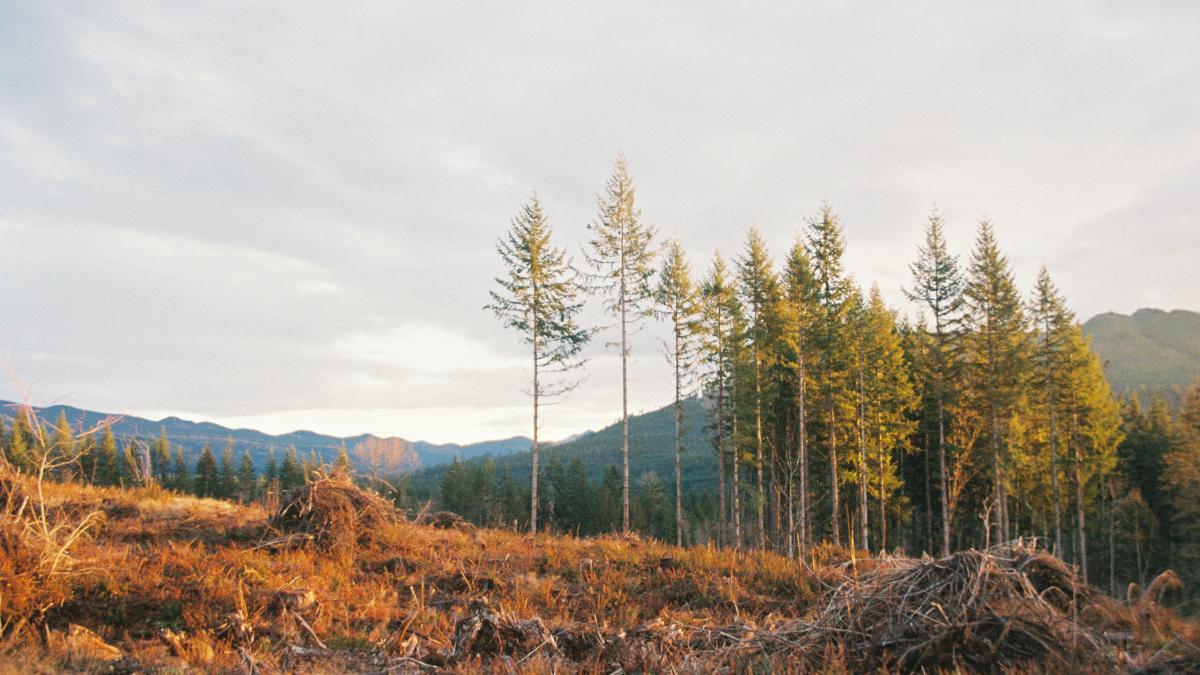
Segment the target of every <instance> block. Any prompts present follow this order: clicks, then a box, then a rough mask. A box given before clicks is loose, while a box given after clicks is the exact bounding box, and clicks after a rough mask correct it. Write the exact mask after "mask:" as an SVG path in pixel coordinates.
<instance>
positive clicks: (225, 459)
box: [217, 438, 239, 499]
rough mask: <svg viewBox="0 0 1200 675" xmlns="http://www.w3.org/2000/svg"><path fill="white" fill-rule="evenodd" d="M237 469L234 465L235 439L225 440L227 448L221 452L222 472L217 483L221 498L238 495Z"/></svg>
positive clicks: (218, 494)
mask: <svg viewBox="0 0 1200 675" xmlns="http://www.w3.org/2000/svg"><path fill="white" fill-rule="evenodd" d="M238 490H239V486H238V475H237V469H236V468H235V467H234V465H233V439H232V438H230V439H228V440H227V441H225V450H223V451H222V452H221V474H220V479H219V481H218V484H217V496H218V497H220V498H221V499H233V498H235V497H237V495H238Z"/></svg>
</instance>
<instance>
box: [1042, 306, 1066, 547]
mask: <svg viewBox="0 0 1200 675" xmlns="http://www.w3.org/2000/svg"><path fill="white" fill-rule="evenodd" d="M1045 330H1046V338H1045V339H1046V340H1049V339H1050V322H1049V319H1047V320H1046V328H1045ZM1046 386H1047V389H1048V391H1047V392H1046V407H1047V408H1048V409H1049V421H1050V488H1051V489H1050V491H1051V498H1052V499H1053V500H1054V555H1059V556H1061V555H1062V497H1061V496H1060V495H1059V490H1058V430H1057V429H1056V428H1055V419H1054V371H1053V367H1052V366H1051V365H1050V364H1049V363H1047V367H1046Z"/></svg>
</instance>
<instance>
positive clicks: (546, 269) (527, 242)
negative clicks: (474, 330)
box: [487, 195, 591, 533]
mask: <svg viewBox="0 0 1200 675" xmlns="http://www.w3.org/2000/svg"><path fill="white" fill-rule="evenodd" d="M551 235H552V232H551V229H550V224H549V222H547V220H546V214H545V213H544V212H543V211H542V205H541V203H540V202H539V201H538V199H537V196H536V195H534V197H533V199H532V200H531V202H530V203H529V204H527V205H526V206H524V207H522V208H521V212H520V213H519V214H518V215H517V217H516V218H514V219H513V222H512V226H511V229H510V230H509V233H508V235H507V237H506V238H504V239H502V240H501V241H500V243H499V244H498V246H497V251H498V252H499V253H500V257H501V259H502V260H503V261H504V264H505V267H506V268H507V275H506V276H505V277H502V278H497V279H496V283H497V284H498V285H499V287H500V290H499V291H492V292H491V298H492V301H491V303H490V304H488V305H487V308H488V309H491V310H492V311H493V312H494V313H495V314H496V316H498V317H499V318H500V319H501V321H503V323H504V325H505V326H507V327H509V328H513V329H515V330H516V331H518V332H519V333H520V334H521V339H522V341H523V342H524V343H525V345H527V346H528V347H529V351H530V355H531V362H532V372H531V376H532V385H533V386H532V389H531V391H530V393H531V395H532V398H533V447H532V449H531V453H530V454H531V459H532V468H531V472H530V485H531V488H530V517H529V531H530V532H533V533H536V532H537V528H538V449H539V448H538V446H539V438H538V432H539V427H540V418H539V415H540V413H541V406H542V404H543V402H544V400H546V399H554V398H558V397H560V396H562V395H564V394H566V393H568V392H569V391H571V390H572V389H574V388H575V386H576V384H577V381H576V380H573V379H570V378H569V376H568V373H569V372H570V371H572V370H574V369H576V368H578V367H579V366H581V365H582V360H581V359H580V356H579V354H580V352H581V351H582V349H583V347H584V345H585V344H587V341H588V339H589V338H590V337H591V333H590V332H589V331H587V330H584V329H582V328H580V327H579V324H578V322H577V318H576V317H577V316H578V315H579V312H580V310H582V308H583V303H582V302H581V301H580V300H579V295H580V287H579V284H578V282H577V280H576V276H577V274H576V272H575V269H574V267H573V266H572V265H571V261H570V260H569V259H568V258H567V256H566V252H565V251H564V250H563V249H561V248H558V247H556V246H554V245H553V244H552V243H551V241H550V238H551Z"/></svg>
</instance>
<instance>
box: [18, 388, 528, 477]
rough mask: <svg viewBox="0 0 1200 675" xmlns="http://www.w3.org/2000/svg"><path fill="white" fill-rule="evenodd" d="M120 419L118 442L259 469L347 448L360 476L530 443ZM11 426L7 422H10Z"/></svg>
mask: <svg viewBox="0 0 1200 675" xmlns="http://www.w3.org/2000/svg"><path fill="white" fill-rule="evenodd" d="M16 405H17V404H15V403H13V402H11V401H0V417H4V418H6V420H7V419H8V418H11V417H12V409H13V408H14V407H15V406H16ZM34 410H35V412H36V413H37V415H38V417H39V418H41V419H45V420H48V421H49V422H51V423H53V422H54V421H55V420H57V419H58V416H59V414H60V413H65V414H66V416H67V421H68V422H69V423H70V424H71V427H72V428H73V429H80V428H89V427H91V426H93V425H95V424H97V423H99V422H100V421H101V420H104V419H105V418H107V417H110V416H113V415H110V414H109V413H103V412H96V411H93V410H84V409H82V408H76V407H74V406H69V405H52V406H45V407H36V406H35V408H34ZM119 417H120V419H119V420H118V421H117V422H116V423H115V424H114V425H113V426H112V431H113V434H114V435H116V436H117V437H118V438H120V439H128V438H141V439H151V438H157V437H158V435H159V434H160V433H162V432H164V431H165V432H166V434H167V438H168V439H169V440H170V441H171V443H172V444H174V445H178V446H180V447H182V448H184V451H185V453H186V454H187V455H188V456H189V457H191V456H194V455H195V454H197V453H199V452H200V450H201V448H203V447H204V446H205V445H209V446H212V448H213V451H214V452H220V450H221V449H222V448H223V447H224V446H225V443H226V442H227V441H228V440H230V439H232V440H233V444H234V447H235V448H236V449H237V450H238V451H239V452H240V451H241V450H242V449H245V450H247V451H248V452H249V453H250V457H251V459H252V460H253V461H254V463H255V465H256V466H259V467H261V466H263V465H265V464H266V462H267V455H268V451H269V450H270V449H271V448H274V449H275V451H276V453H283V452H286V451H287V449H288V447H290V446H295V447H296V450H297V452H298V453H299V454H300V456H301V457H306V456H308V455H309V454H310V453H315V454H316V455H317V457H318V458H319V459H320V460H321V461H323V462H332V461H333V460H335V459H336V458H337V456H338V454H339V453H340V452H341V448H342V444H343V443H344V444H345V446H346V449H347V451H348V452H349V454H350V458H351V461H352V462H353V463H354V464H355V466H356V468H358V469H360V470H370V469H372V468H374V469H376V470H377V471H378V472H379V473H392V472H399V471H414V470H418V469H423V468H430V467H435V466H438V465H441V464H449V463H450V462H451V461H452V460H453V459H454V458H455V457H459V458H461V459H472V458H474V457H480V456H483V455H493V456H497V457H500V456H505V455H509V454H512V453H514V452H522V451H527V450H529V448H530V447H531V446H532V441H530V439H528V438H525V437H524V436H513V437H512V438H504V439H499V440H494V441H483V442H480V443H469V444H465V445H460V444H457V443H444V444H438V443H429V442H426V441H409V440H407V439H404V438H398V437H388V438H381V437H379V436H375V435H372V434H359V435H357V436H347V437H338V436H329V435H326V434H319V433H316V432H313V431H293V432H291V433H287V434H279V435H271V434H267V433H264V432H261V431H256V430H254V429H231V428H229V427H225V426H221V425H220V424H214V423H212V422H192V421H190V420H185V419H181V418H179V417H164V418H163V419H161V420H157V421H156V420H149V419H146V418H143V417H135V416H133V415H124V416H119ZM6 424H7V422H6Z"/></svg>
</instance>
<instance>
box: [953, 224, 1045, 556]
mask: <svg viewBox="0 0 1200 675" xmlns="http://www.w3.org/2000/svg"><path fill="white" fill-rule="evenodd" d="M963 297H964V299H965V303H966V321H967V323H968V325H969V328H970V330H969V331H968V333H967V335H966V337H965V348H966V349H965V365H966V368H967V371H966V375H967V386H968V388H969V392H970V396H971V398H972V402H973V405H974V406H975V407H976V408H977V410H979V411H980V416H981V418H982V419H983V420H984V421H985V425H986V427H985V429H986V431H985V434H984V435H985V436H986V438H987V442H988V446H987V447H988V451H989V454H990V459H991V469H992V494H991V497H990V501H991V507H990V509H988V508H985V509H984V511H985V513H986V514H987V516H988V518H989V520H990V521H991V524H992V525H993V526H994V530H995V540H996V541H997V542H1000V541H1006V540H1007V539H1008V538H1009V536H1010V534H1011V530H1010V529H1009V518H1008V515H1009V509H1008V488H1007V479H1006V477H1005V466H1006V464H1007V463H1008V454H1009V448H1008V440H1007V438H1006V431H1007V429H1008V422H1009V420H1010V419H1011V416H1012V414H1013V413H1014V411H1015V409H1016V406H1017V403H1018V398H1019V397H1020V395H1021V392H1022V391H1023V389H1024V387H1025V385H1026V379H1027V374H1028V373H1029V366H1030V344H1029V333H1028V331H1027V330H1026V321H1025V312H1024V309H1023V307H1022V305H1021V298H1020V294H1019V293H1018V291H1017V287H1016V283H1015V282H1014V281H1013V275H1012V270H1011V268H1010V267H1009V264H1008V259H1007V258H1005V257H1004V255H1003V254H1001V253H1000V247H999V245H998V244H997V242H996V236H995V232H994V231H993V230H992V225H991V223H990V222H988V221H987V220H984V221H981V222H980V223H979V232H978V236H977V237H976V240H975V248H974V250H973V251H972V255H971V264H970V268H969V271H968V275H967V283H966V286H965V288H964V291H963Z"/></svg>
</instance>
